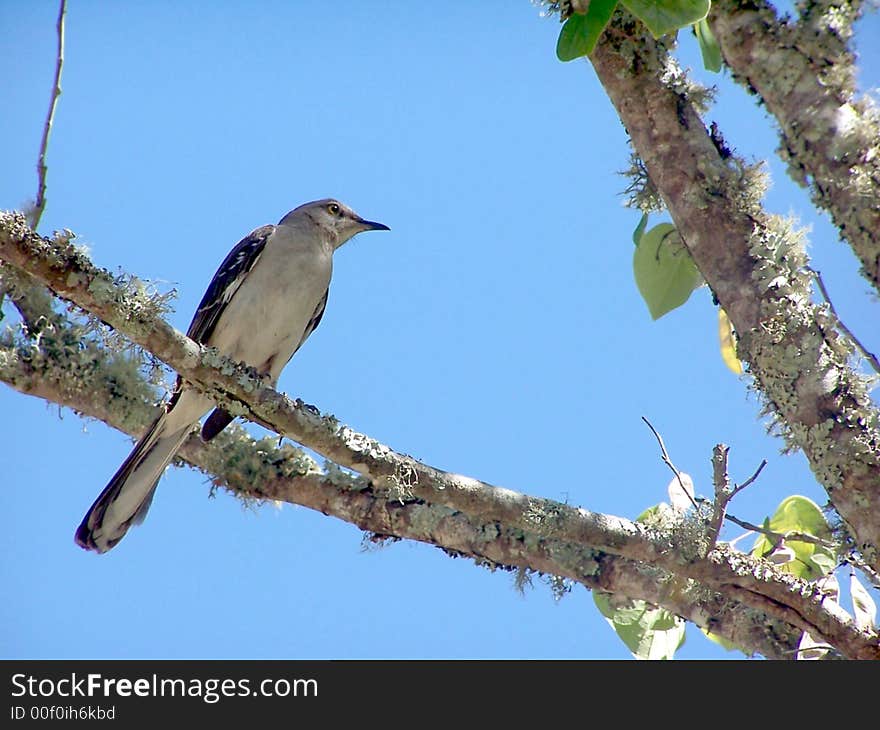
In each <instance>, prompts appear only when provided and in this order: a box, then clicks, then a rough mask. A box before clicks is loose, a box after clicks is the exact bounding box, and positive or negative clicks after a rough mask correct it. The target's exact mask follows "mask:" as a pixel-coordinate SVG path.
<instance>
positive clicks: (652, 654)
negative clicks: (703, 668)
mask: <svg viewBox="0 0 880 730" xmlns="http://www.w3.org/2000/svg"><path fill="white" fill-rule="evenodd" d="M593 600H594V601H595V603H596V606H597V607H598V609H599V611H601V613H602V615H603V616H604V617H605V619H606V620H607V621H608V623H609V624H611V628H613V629H614V631H615V632H616V633H617V635H618V636H619V637H620V638H621V639H622V640H623V643H624V644H626V646H627V648H628V649H629V650H630V651H631V652H632V654H633V656H634V657H635V658H636V659H672V658H673V656H674V655H675V652H676V650H677V649H678V648H679V647H680V646H681V645H682V644H684V640H685V622H684V619H681V618H679V617H678V616H676V615H675V614H672V613H669V611H667V610H666V609H663V608H658V607H656V606H653V605H651V604H649V603H646V602H645V601H634V600H629V599H625V598H624V599H621V598H619V597H617V596H612V595H610V594H608V593H601V592H599V591H593Z"/></svg>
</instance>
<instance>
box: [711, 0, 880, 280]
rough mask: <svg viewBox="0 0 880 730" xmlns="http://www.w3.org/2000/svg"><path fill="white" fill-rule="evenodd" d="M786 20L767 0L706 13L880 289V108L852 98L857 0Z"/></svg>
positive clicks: (792, 165)
mask: <svg viewBox="0 0 880 730" xmlns="http://www.w3.org/2000/svg"><path fill="white" fill-rule="evenodd" d="M807 5H808V6H809V7H807V8H806V9H805V12H804V14H803V16H802V18H801V20H800V21H797V22H795V21H784V20H780V19H779V18H778V17H777V16H776V12H775V10H774V9H773V7H772V6H771V5H769V4H768V3H766V2H764V1H763V0H752V1H751V2H739V1H738V0H716V2H713V3H712V12H711V13H710V17H709V21H710V25H711V27H712V32H713V33H714V34H715V37H716V38H717V39H718V42H719V44H720V46H721V50H722V54H723V55H724V60H725V61H726V62H727V64H728V66H729V67H730V69H731V71H732V72H733V77H734V79H736V80H737V81H739V82H740V83H741V84H743V85H744V86H745V87H746V88H747V89H748V90H749V91H751V92H753V93H755V94H758V95H759V97H760V98H761V100H762V101H763V102H764V104H765V105H766V107H767V110H768V111H769V112H770V113H771V114H772V115H773V116H774V117H775V118H776V120H777V122H778V124H779V134H780V142H781V144H780V154H781V156H782V157H783V159H785V160H786V161H787V163H788V166H789V172H790V174H791V176H792V177H793V178H794V179H795V180H796V181H797V182H799V183H801V184H804V185H807V184H808V185H809V186H810V190H811V192H812V197H813V202H814V203H815V204H816V205H817V206H819V207H820V208H824V209H825V210H827V211H828V213H829V214H830V215H831V219H832V220H833V221H834V224H835V225H836V226H837V228H838V229H839V230H840V235H841V237H843V238H844V239H846V240H847V241H849V243H850V245H851V246H852V248H853V251H854V252H855V254H856V256H858V258H859V260H860V261H861V264H862V273H863V274H864V276H865V277H866V278H867V279H868V280H869V281H870V282H871V283H872V284H873V286H874V288H875V289H876V290H877V291H880V195H878V194H877V190H878V187H880V115H878V114H877V111H876V109H875V108H874V107H873V106H871V105H870V104H868V103H866V102H864V101H859V100H856V99H855V97H854V94H855V63H854V57H853V54H852V53H851V51H850V50H849V48H848V41H849V40H850V36H851V34H852V30H851V26H852V22H853V21H854V20H855V18H856V16H857V15H858V12H859V6H860V3H854V2H823V3H808V4H807Z"/></svg>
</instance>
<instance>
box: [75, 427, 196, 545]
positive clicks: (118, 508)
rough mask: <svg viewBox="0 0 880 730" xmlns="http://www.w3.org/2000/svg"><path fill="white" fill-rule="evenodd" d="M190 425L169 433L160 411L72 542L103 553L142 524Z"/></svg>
mask: <svg viewBox="0 0 880 730" xmlns="http://www.w3.org/2000/svg"><path fill="white" fill-rule="evenodd" d="M189 430H190V426H189V425H188V426H186V427H185V428H179V429H178V430H177V431H174V432H169V428H168V425H167V414H166V413H165V412H164V411H163V412H162V413H161V414H160V415H159V417H158V418H157V419H156V420H155V421H154V422H153V425H152V426H150V428H149V429H147V432H146V433H145V434H144V435H143V436H142V437H141V440H140V441H138V443H137V446H135V447H134V449H133V450H132V452H131V453H130V454H129V455H128V458H127V459H126V460H125V461H124V462H123V464H122V466H120V467H119V470H118V471H117V472H116V474H114V475H113V478H112V479H111V480H110V482H109V483H108V484H107V486H106V487H104V491H102V492H101V494H99V495H98V498H97V499H96V500H95V503H94V504H93V505H92V506H91V507H90V508H89V511H88V512H87V513H86V516H85V517H84V518H83V521H82V523H81V524H80V526H79V528H77V531H76V536H75V538H74V539H75V540H76V543H77V545H79V546H80V547H82V548H85V549H86V550H94V551H96V552H99V553H105V552H107V551H108V550H110V548H112V547H113V546H114V545H116V543H118V542H119V541H120V540H121V539H122V538H123V537H125V533H126V532H128V528H129V527H131V526H132V525H137V524H140V523H141V522H143V520H144V518H145V517H146V516H147V511H148V510H149V508H150V503H151V502H152V501H153V493H154V492H155V490H156V485H157V484H158V483H159V479H160V478H161V476H162V473H163V472H164V471H165V467H166V466H168V464H169V463H170V461H171V459H173V458H174V455H175V454H176V453H177V451H178V450H179V449H180V447H181V445H182V444H183V441H184V439H186V437H187V435H188V434H189Z"/></svg>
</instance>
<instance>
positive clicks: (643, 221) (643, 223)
mask: <svg viewBox="0 0 880 730" xmlns="http://www.w3.org/2000/svg"><path fill="white" fill-rule="evenodd" d="M647 227H648V214H647V213H642V217H641V218H639V224H638V225H637V226H636V229H635V230H634V231H633V243H634V244H635V245H636V246H638V245H639V241H641V240H642V234H643V233H644V232H645V228H647Z"/></svg>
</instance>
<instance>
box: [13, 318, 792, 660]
mask: <svg viewBox="0 0 880 730" xmlns="http://www.w3.org/2000/svg"><path fill="white" fill-rule="evenodd" d="M68 334H73V335H75V333H67V332H59V331H57V330H56V331H54V332H53V333H51V334H49V335H47V336H46V337H45V338H43V339H42V340H41V342H40V345H39V347H38V348H36V349H35V348H32V347H30V346H28V347H27V348H26V349H22V348H16V347H15V346H13V345H9V346H7V347H0V379H2V380H3V381H5V382H7V383H8V384H9V385H11V386H12V387H13V388H15V389H16V390H18V391H19V392H21V393H25V394H28V395H31V396H35V397H40V398H43V399H46V400H48V401H50V402H53V403H58V404H61V405H64V406H67V407H69V408H72V409H74V410H75V411H77V412H78V413H80V414H82V415H84V416H88V417H91V418H97V419H99V420H101V421H103V422H104V423H106V424H107V425H109V426H111V427H113V428H117V429H119V430H121V431H123V432H125V433H128V434H130V435H132V436H137V435H139V434H140V433H141V431H142V430H143V428H145V427H146V426H147V425H148V424H149V423H150V422H151V420H152V418H153V417H154V415H155V407H154V406H151V405H150V399H151V398H150V396H151V392H150V390H149V388H148V386H147V385H146V383H144V381H143V380H142V379H140V378H139V376H138V373H137V363H136V362H132V361H124V360H123V361H120V358H119V357H118V356H117V355H112V354H108V353H107V352H105V351H103V350H101V349H100V348H95V347H88V348H86V349H85V350H83V349H82V348H81V347H77V346H75V345H74V344H73V343H74V342H76V341H77V340H76V337H75V336H74V337H68V336H67V335H68ZM53 336H55V337H57V338H58V339H57V341H56V340H55V339H53ZM58 341H60V342H62V343H64V342H68V343H70V346H69V347H65V346H64V345H63V344H62V345H61V346H58ZM274 441H275V440H274V439H270V438H267V439H263V440H262V441H260V442H254V440H253V439H252V438H251V437H250V436H249V435H248V434H247V433H246V432H245V431H244V429H242V428H238V427H231V432H229V433H227V432H224V433H223V434H221V435H220V436H218V438H217V439H216V440H215V441H213V442H211V443H210V444H205V443H204V442H202V441H201V439H199V438H198V437H197V436H196V435H195V434H193V435H192V436H191V437H190V439H189V440H188V441H187V443H186V444H185V446H184V448H183V450H182V452H181V456H182V457H183V460H185V461H186V462H187V463H189V464H191V465H193V466H195V467H196V468H198V469H200V470H201V471H203V472H205V473H206V474H208V475H209V477H210V478H211V480H212V481H213V483H214V484H222V485H223V486H225V487H227V488H228V489H230V490H232V491H234V492H235V493H237V494H240V495H243V496H245V497H246V498H256V499H272V500H282V501H285V502H289V503H291V504H297V505H301V506H304V507H307V508H309V509H313V510H317V511H319V512H321V513H322V514H326V515H331V516H333V517H336V518H338V519H341V520H345V521H346V522H350V523H352V524H355V525H357V526H358V527H360V528H361V529H363V530H367V531H369V532H370V533H372V534H374V535H377V536H380V538H381V537H393V538H405V539H410V540H417V541H420V542H424V543H428V544H431V545H434V546H437V547H440V548H442V549H443V550H445V551H446V552H448V553H450V554H452V555H455V556H466V557H469V558H472V559H473V560H474V561H475V562H477V564H479V565H483V566H485V567H489V568H490V569H493V570H494V569H514V568H517V569H527V570H535V571H542V572H545V573H548V574H553V575H557V576H561V577H565V578H568V579H569V580H572V581H576V582H578V583H580V584H582V585H584V586H586V587H587V588H589V589H599V590H603V591H606V592H609V593H615V594H619V595H623V596H626V597H627V598H632V599H639V600H644V601H648V602H650V603H652V604H655V605H662V606H664V607H665V608H667V609H668V610H670V611H672V612H674V613H675V614H677V615H679V616H682V617H683V618H685V619H687V620H690V621H692V622H693V623H695V624H697V625H698V626H700V627H702V628H704V629H707V630H710V631H711V632H712V633H713V634H715V635H717V636H720V637H722V638H724V639H726V640H727V641H729V642H731V643H732V644H734V645H736V646H737V647H739V648H741V649H742V650H743V651H745V652H746V653H757V654H761V655H763V656H765V657H768V658H774V659H790V658H792V656H793V652H794V651H795V650H796V648H797V645H798V642H799V640H800V636H801V631H800V629H799V628H798V627H796V626H794V625H792V624H789V623H786V622H784V621H780V620H778V619H776V618H774V617H772V616H770V615H768V614H766V613H763V612H760V611H755V610H754V609H751V608H748V607H746V606H744V605H742V604H740V603H738V602H736V601H735V600H733V599H732V598H731V597H729V596H725V595H724V593H723V592H720V591H719V592H716V591H712V590H709V589H708V588H706V587H705V586H701V585H700V584H698V583H696V582H694V581H691V582H689V583H687V584H686V587H685V589H681V587H680V581H679V582H674V581H672V580H669V581H667V580H663V579H661V575H660V574H659V573H658V572H657V571H656V570H655V569H652V568H648V567H646V566H644V565H640V564H638V563H635V562H633V561H630V560H628V559H626V558H621V557H615V556H613V555H609V554H606V553H601V552H599V551H594V550H589V549H584V548H581V549H580V550H579V551H578V550H577V549H576V548H574V547H573V546H566V545H563V544H560V543H556V542H555V541H553V540H552V539H546V538H538V537H537V536H534V535H531V536H528V537H526V536H525V535H524V534H523V533H522V532H521V531H518V530H512V529H506V528H503V527H502V526H500V525H499V524H498V523H488V524H487V523H475V522H474V521H473V520H471V519H470V518H469V517H468V516H467V515H465V514H463V513H462V512H457V511H454V510H450V509H449V508H446V507H443V506H439V505H430V504H427V503H425V502H423V501H421V500H408V501H401V500H397V499H392V500H389V499H387V498H386V497H384V496H383V495H382V494H380V493H378V492H376V491H375V490H373V489H372V488H371V487H370V485H369V481H368V480H365V479H363V478H355V477H353V476H350V475H348V474H346V473H343V472H340V471H334V470H332V469H327V470H324V471H323V472H322V471H321V470H319V469H318V468H317V466H316V465H315V464H314V462H310V461H309V460H308V457H305V456H304V454H303V453H302V452H300V451H299V450H298V449H294V448H292V447H290V446H287V445H286V446H284V447H282V448H278V447H276V446H274ZM257 446H258V447H259V448H257Z"/></svg>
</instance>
